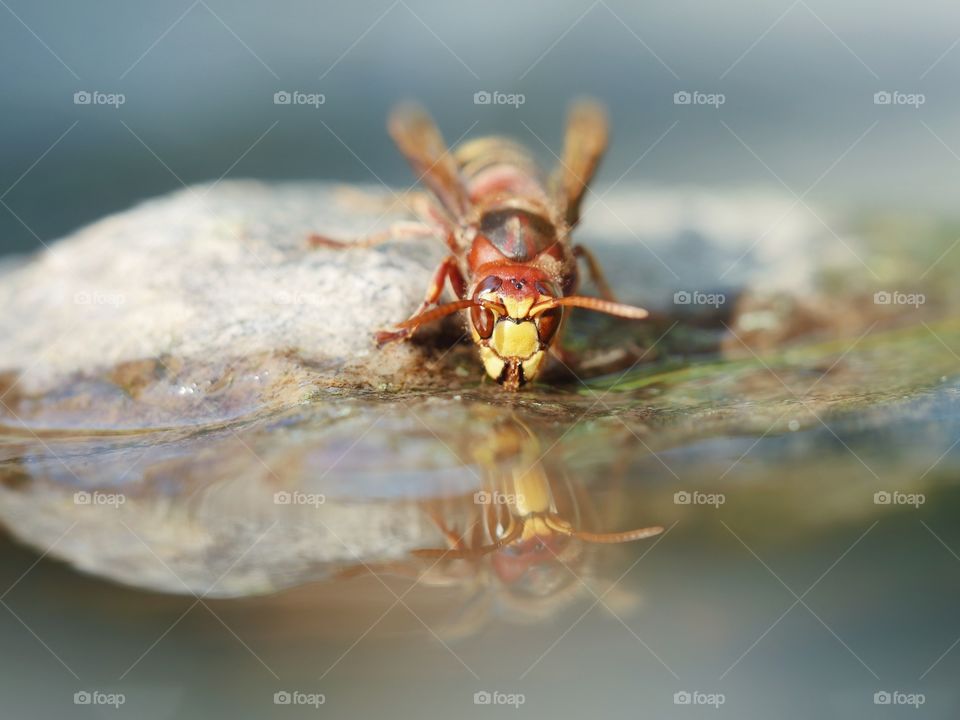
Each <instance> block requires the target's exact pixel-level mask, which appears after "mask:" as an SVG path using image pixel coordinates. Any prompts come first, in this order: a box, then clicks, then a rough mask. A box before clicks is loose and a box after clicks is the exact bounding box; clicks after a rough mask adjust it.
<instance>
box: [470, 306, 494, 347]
mask: <svg viewBox="0 0 960 720" xmlns="http://www.w3.org/2000/svg"><path fill="white" fill-rule="evenodd" d="M470 320H471V322H473V328H474V330H476V331H477V335H479V336H480V337H482V338H483V339H484V340H488V339H489V338H490V336H491V335H492V334H493V323H494V317H493V311H492V310H488V309H487V308H485V307H477V306H474V307H472V308H470Z"/></svg>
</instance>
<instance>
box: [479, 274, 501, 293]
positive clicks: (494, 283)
mask: <svg viewBox="0 0 960 720" xmlns="http://www.w3.org/2000/svg"><path fill="white" fill-rule="evenodd" d="M501 285H503V278H500V277H497V276H496V275H488V276H487V277H485V278H484V279H483V282H481V283H480V284H479V285H477V289H476V290H475V291H474V293H473V296H474V297H480V296H481V295H482V294H483V293H485V292H493V291H494V290H499V289H500V286H501Z"/></svg>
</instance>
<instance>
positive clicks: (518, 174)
mask: <svg viewBox="0 0 960 720" xmlns="http://www.w3.org/2000/svg"><path fill="white" fill-rule="evenodd" d="M455 158H456V160H457V163H458V165H459V169H460V173H461V177H462V178H463V180H464V184H465V186H466V189H467V192H468V193H469V198H470V202H471V205H472V207H471V212H470V216H469V217H468V224H467V226H466V228H464V229H463V231H462V234H461V237H460V238H459V239H458V246H459V247H460V248H461V252H462V255H461V257H460V258H459V264H460V271H461V273H462V274H463V277H464V278H465V279H466V281H467V295H468V296H470V297H480V298H489V299H491V300H495V301H497V302H499V303H501V304H502V305H503V306H504V307H506V308H507V310H508V314H507V315H506V316H504V317H498V318H493V317H492V314H491V313H490V311H489V310H485V309H483V308H472V309H471V310H470V311H469V314H470V319H471V323H470V326H471V329H472V331H473V339H474V341H475V342H477V344H478V345H479V346H480V356H481V360H482V361H483V363H484V366H485V368H486V370H487V373H488V374H489V375H491V376H492V377H493V378H494V379H496V380H497V381H498V382H501V383H502V384H504V385H505V386H507V387H508V388H512V389H516V388H518V387H519V386H521V385H523V384H525V383H526V382H527V381H529V380H531V379H533V377H534V376H535V375H536V374H537V373H538V372H539V370H540V369H541V367H542V365H543V362H544V360H545V354H546V351H547V349H548V348H549V346H550V344H551V343H552V342H553V341H554V340H555V339H556V337H557V333H558V331H559V329H560V324H561V319H562V310H560V309H559V308H558V309H556V310H555V311H550V312H549V313H545V314H543V315H541V316H538V317H531V316H529V315H528V313H529V311H530V309H531V307H533V305H534V304H535V303H536V302H537V300H539V299H540V298H541V297H544V296H561V295H568V294H570V293H572V292H573V290H574V289H575V287H576V285H577V264H576V259H575V258H574V256H573V252H572V250H571V248H570V242H569V239H568V234H569V228H568V227H567V226H566V223H565V221H564V218H563V217H562V216H561V215H560V214H559V211H558V210H557V208H556V207H555V206H554V204H553V203H551V201H550V196H549V193H548V191H547V189H546V182H545V179H544V176H543V173H542V172H541V171H540V169H539V168H538V167H537V165H536V164H535V163H534V161H533V159H532V158H531V156H530V155H529V154H528V153H527V151H526V150H525V149H524V148H522V147H521V146H519V145H517V144H516V143H513V142H511V141H510V140H506V139H503V138H496V137H494V138H481V139H478V140H475V141H473V142H471V143H468V144H467V145H465V146H463V147H462V148H460V149H459V150H458V151H457V152H456V154H455ZM485 283H486V287H484V284H485ZM485 316H487V317H485ZM487 330H489V333H488V332H487Z"/></svg>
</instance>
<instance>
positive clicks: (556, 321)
mask: <svg viewBox="0 0 960 720" xmlns="http://www.w3.org/2000/svg"><path fill="white" fill-rule="evenodd" d="M562 318H563V308H558V307H555V308H551V309H550V310H546V311H544V312H543V313H541V314H540V318H539V320H538V321H537V333H538V334H539V336H540V342H542V343H543V344H544V345H549V344H550V343H551V342H552V341H553V338H554V336H555V335H556V334H557V330H559V329H560V320H561V319H562Z"/></svg>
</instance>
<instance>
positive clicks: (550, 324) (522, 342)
mask: <svg viewBox="0 0 960 720" xmlns="http://www.w3.org/2000/svg"><path fill="white" fill-rule="evenodd" d="M551 289H552V288H551V287H550V286H549V284H547V283H544V282H532V281H530V280H527V279H524V278H500V277H497V276H490V277H488V278H486V279H485V280H484V281H483V282H481V283H480V284H479V285H478V286H477V289H476V291H475V292H474V297H475V298H476V299H478V300H484V301H487V303H489V304H487V305H484V306H482V307H481V306H478V307H473V308H471V309H470V330H471V334H472V335H473V340H474V342H476V343H477V345H478V347H479V348H480V359H481V360H482V361H483V367H484V369H485V370H486V371H487V375H489V376H490V377H491V378H493V379H494V380H496V381H497V382H498V383H500V384H502V385H503V386H504V387H505V388H507V389H508V390H517V389H519V388H520V387H521V386H522V385H524V384H525V383H528V382H530V381H531V380H533V379H534V378H535V377H536V376H537V375H538V374H539V372H540V370H541V369H542V368H543V365H544V362H545V360H546V354H547V350H548V349H549V347H550V343H551V342H553V340H554V338H555V337H556V334H557V330H558V329H559V327H560V321H561V319H562V312H563V311H562V309H561V308H558V307H555V308H550V309H548V310H545V311H542V312H541V311H538V309H537V305H538V303H539V302H540V301H543V300H549V299H550V298H552V297H555V295H554V294H553V293H552V292H551Z"/></svg>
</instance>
